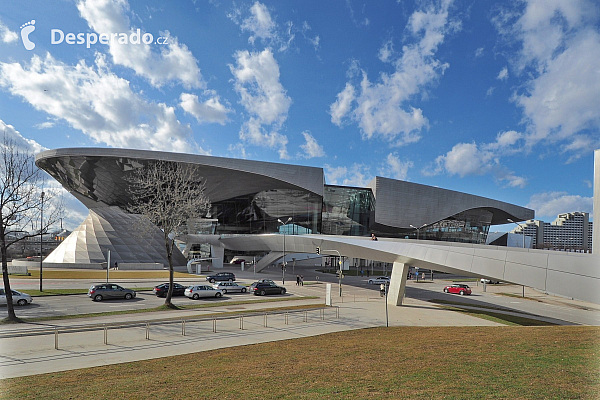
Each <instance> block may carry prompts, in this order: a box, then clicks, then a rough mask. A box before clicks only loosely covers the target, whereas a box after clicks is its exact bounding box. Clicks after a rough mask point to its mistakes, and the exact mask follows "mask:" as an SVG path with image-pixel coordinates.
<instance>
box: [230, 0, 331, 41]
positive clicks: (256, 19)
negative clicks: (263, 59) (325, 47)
mask: <svg viewBox="0 0 600 400" xmlns="http://www.w3.org/2000/svg"><path fill="white" fill-rule="evenodd" d="M249 13H250V14H249V15H248V16H247V17H246V18H244V19H242V14H244V11H243V9H242V8H241V7H237V8H236V7H234V8H233V10H232V11H231V12H229V13H228V14H227V17H228V18H229V19H231V20H232V21H233V22H234V23H235V24H237V25H239V26H240V28H241V30H242V32H249V33H250V36H249V37H248V43H250V44H252V45H256V44H257V43H256V42H257V39H260V42H261V43H262V44H263V45H265V46H269V47H271V48H274V49H277V50H278V51H286V50H287V49H289V48H290V47H291V46H292V43H293V41H294V39H295V37H296V32H298V31H300V32H302V34H303V35H304V37H305V38H306V39H307V40H308V41H309V42H310V43H311V44H312V45H313V47H315V50H316V49H317V48H318V46H319V42H320V38H319V37H318V36H315V37H314V38H310V37H308V36H307V35H306V32H307V31H308V30H310V26H309V25H308V24H307V23H306V22H305V23H304V25H303V27H302V28H301V29H297V28H296V27H295V26H294V24H293V23H292V22H291V21H287V22H285V23H284V24H283V28H280V26H279V25H278V24H277V22H275V18H273V17H272V16H271V13H270V12H269V9H268V8H267V6H266V5H264V4H263V3H261V2H259V1H256V2H254V4H253V5H252V6H251V7H250V8H249Z"/></svg>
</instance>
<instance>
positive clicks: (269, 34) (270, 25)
mask: <svg viewBox="0 0 600 400" xmlns="http://www.w3.org/2000/svg"><path fill="white" fill-rule="evenodd" d="M250 14H251V15H250V16H249V17H248V18H246V19H244V20H243V21H242V24H241V28H242V31H249V32H251V35H250V37H249V38H248V42H249V43H252V44H254V41H255V40H256V39H257V38H260V39H262V40H263V41H267V40H273V39H275V38H276V37H277V32H276V28H277V25H276V24H275V22H274V21H273V19H272V18H271V14H270V13H269V10H268V9H267V6H265V5H264V4H262V3H259V2H258V1H257V2H255V3H254V4H253V5H252V7H250Z"/></svg>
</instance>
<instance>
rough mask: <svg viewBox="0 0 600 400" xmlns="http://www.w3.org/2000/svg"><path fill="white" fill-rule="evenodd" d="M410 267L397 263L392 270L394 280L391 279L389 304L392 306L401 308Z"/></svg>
mask: <svg viewBox="0 0 600 400" xmlns="http://www.w3.org/2000/svg"><path fill="white" fill-rule="evenodd" d="M408 268H409V267H408V265H406V264H404V263H399V262H395V263H394V267H393V269H392V279H390V288H389V292H388V297H387V302H388V304H390V305H394V306H401V305H402V300H403V299H404V290H405V289H406V276H407V275H408Z"/></svg>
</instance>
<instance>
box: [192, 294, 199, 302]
mask: <svg viewBox="0 0 600 400" xmlns="http://www.w3.org/2000/svg"><path fill="white" fill-rule="evenodd" d="M199 298H200V296H198V293H194V295H193V296H192V299H194V300H198V299H199Z"/></svg>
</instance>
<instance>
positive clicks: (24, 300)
mask: <svg viewBox="0 0 600 400" xmlns="http://www.w3.org/2000/svg"><path fill="white" fill-rule="evenodd" d="M11 293H12V301H13V304H15V303H16V304H17V305H19V306H24V305H27V304H29V303H31V302H32V301H33V299H32V298H31V296H30V295H28V294H27V293H21V292H17V291H16V290H11ZM0 304H6V292H5V291H4V289H3V288H2V289H0Z"/></svg>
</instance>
